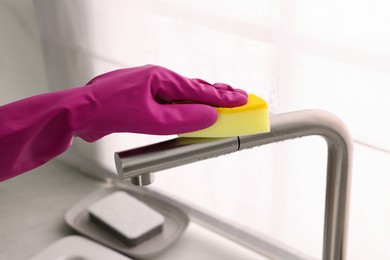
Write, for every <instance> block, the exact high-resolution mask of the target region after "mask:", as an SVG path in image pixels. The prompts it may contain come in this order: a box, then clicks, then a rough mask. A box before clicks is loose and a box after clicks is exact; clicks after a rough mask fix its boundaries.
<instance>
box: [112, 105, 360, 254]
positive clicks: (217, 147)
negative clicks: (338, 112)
mask: <svg viewBox="0 0 390 260" xmlns="http://www.w3.org/2000/svg"><path fill="white" fill-rule="evenodd" d="M270 121H271V132H269V133H263V134H255V135H248V136H237V137H231V138H221V139H204V138H176V139H172V140H169V141H165V142H161V143H157V144H153V145H149V146H144V147H140V148H136V149H132V150H128V151H123V152H117V153H115V164H116V168H117V171H118V175H119V178H120V179H121V180H130V181H131V182H132V183H133V184H135V185H138V186H144V185H148V184H151V183H152V182H153V172H156V171H160V170H164V169H168V168H173V167H176V166H180V165H185V164H189V163H193V162H197V161H201V160H205V159H209V158H213V157H217V156H220V155H224V154H228V153H233V152H237V151H241V150H244V149H248V148H253V147H257V146H261V145H264V144H271V143H275V142H279V141H283V140H289V139H294V138H298V137H304V136H312V135H317V136H321V137H323V138H324V139H325V140H326V143H327V146H328V163H327V180H326V200H325V224H324V241H323V259H326V260H336V259H337V260H341V259H346V242H347V227H348V208H349V191H350V181H351V175H352V169H351V163H352V150H353V149H352V138H351V136H350V134H349V131H348V129H347V127H346V126H345V125H344V123H343V122H342V121H341V120H340V119H339V118H338V117H336V116H334V115H332V114H330V113H328V112H325V111H321V110H303V111H296V112H290V113H284V114H279V115H275V116H271V120H270Z"/></svg>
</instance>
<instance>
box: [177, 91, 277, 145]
mask: <svg viewBox="0 0 390 260" xmlns="http://www.w3.org/2000/svg"><path fill="white" fill-rule="evenodd" d="M216 109H217V111H218V119H217V122H215V124H213V125H212V126H210V127H208V128H205V129H202V130H199V131H195V132H189V133H184V134H179V136H180V137H209V138H210V137H211V138H218V137H232V136H240V135H250V134H256V133H265V132H269V131H270V124H269V113H268V106H267V103H266V102H265V101H264V100H263V99H262V98H260V97H258V96H256V95H254V94H250V95H248V103H247V104H245V105H243V106H240V107H233V108H226V107H217V108H216Z"/></svg>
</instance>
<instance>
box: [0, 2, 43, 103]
mask: <svg viewBox="0 0 390 260" xmlns="http://www.w3.org/2000/svg"><path fill="white" fill-rule="evenodd" d="M0 33H1V36H0V90H1V91H0V92H1V94H0V104H5V103H8V102H11V101H14V100H18V99H20V98H23V97H28V96H31V95H34V94H38V93H42V92H46V91H47V90H48V88H47V83H46V75H45V72H44V66H43V57H42V49H41V43H40V36H39V33H38V29H37V26H36V20H35V13H34V9H33V4H32V1H29V0H0Z"/></svg>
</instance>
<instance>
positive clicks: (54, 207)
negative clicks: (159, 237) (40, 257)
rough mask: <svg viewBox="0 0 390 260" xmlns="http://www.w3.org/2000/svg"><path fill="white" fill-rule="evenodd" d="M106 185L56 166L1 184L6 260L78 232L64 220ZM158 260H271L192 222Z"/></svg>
mask: <svg viewBox="0 0 390 260" xmlns="http://www.w3.org/2000/svg"><path fill="white" fill-rule="evenodd" d="M105 185H106V184H105V183H103V182H100V181H98V180H95V179H92V178H90V177H88V176H86V175H84V174H82V173H80V172H79V171H77V170H76V169H73V168H72V167H69V166H67V165H64V164H63V163H61V162H59V161H56V160H53V161H51V162H49V163H48V164H46V165H44V166H42V167H40V168H38V169H36V170H34V171H31V172H28V173H26V174H24V175H21V176H18V177H16V178H13V179H10V180H8V181H4V182H1V183H0V216H1V222H0V259H10V260H11V259H12V260H19V259H27V258H29V257H31V256H33V255H34V254H36V253H38V252H40V251H41V250H43V249H45V248H46V247H48V246H49V245H50V244H51V243H53V242H55V241H57V240H59V239H60V238H63V237H65V236H68V235H73V234H75V232H74V231H73V230H71V229H70V228H69V227H68V226H67V225H66V223H65V222H64V214H65V212H66V211H67V209H69V208H70V207H72V206H73V205H74V204H75V203H77V202H78V201H79V200H80V199H81V198H83V197H85V196H87V195H88V194H89V193H91V192H93V191H95V190H97V189H99V188H101V187H103V186H105ZM155 259H159V260H160V259H161V260H164V259H266V258H264V257H262V256H259V255H258V254H256V253H254V252H253V251H251V250H249V249H247V248H245V247H242V246H240V245H238V244H236V243H234V242H233V241H231V240H228V239H226V238H224V237H222V236H220V235H218V234H216V233H214V232H212V231H210V230H208V229H205V228H203V227H202V226H200V225H198V224H196V223H193V222H191V223H190V225H189V226H188V228H187V230H186V231H185V233H184V234H183V236H182V237H181V238H180V239H179V240H178V241H177V242H176V243H175V244H174V245H173V246H172V247H170V248H169V249H168V250H166V251H164V252H163V253H162V254H161V255H160V256H159V257H157V258H155Z"/></svg>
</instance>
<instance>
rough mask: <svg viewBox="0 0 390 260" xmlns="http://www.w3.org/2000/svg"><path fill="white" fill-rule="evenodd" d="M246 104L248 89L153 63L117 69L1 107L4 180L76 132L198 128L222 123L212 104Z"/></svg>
mask: <svg viewBox="0 0 390 260" xmlns="http://www.w3.org/2000/svg"><path fill="white" fill-rule="evenodd" d="M246 102H247V94H246V93H245V92H244V91H243V90H239V89H233V88H232V87H230V86H229V85H226V84H222V83H217V84H214V85H212V84H209V83H207V82H205V81H203V80H200V79H188V78H186V77H183V76H180V75H178V74H177V73H175V72H173V71H170V70H168V69H165V68H162V67H158V66H153V65H146V66H142V67H135V68H129V69H122V70H116V71H112V72H109V73H106V74H103V75H100V76H98V77H96V78H94V79H92V80H91V81H90V82H89V83H88V84H87V85H86V86H83V87H79V88H73V89H68V90H63V91H57V92H52V93H46V94H42V95H38V96H34V97H30V98H27V99H23V100H19V101H16V102H13V103H10V104H7V105H4V106H1V107H0V151H1V156H0V180H5V179H8V178H11V177H13V176H16V175H18V174H21V173H23V172H26V171H28V170H31V169H33V168H35V167H38V166H40V165H42V164H44V163H45V162H47V161H49V160H50V159H52V158H54V157H56V156H57V155H59V154H61V153H62V152H64V151H65V150H66V149H68V147H69V146H70V145H71V143H72V139H73V137H74V136H79V137H81V138H83V139H84V140H86V141H88V142H93V141H96V140H98V139H100V138H101V137H103V136H105V135H108V134H111V133H115V132H132V133H145V134H158V135H167V134H179V133H184V132H190V131H196V130H200V129H203V128H206V127H208V126H211V125H212V124H214V123H215V121H216V120H217V112H216V110H215V109H214V108H212V107H211V106H223V107H234V106H240V105H244V104H245V103H246Z"/></svg>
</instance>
